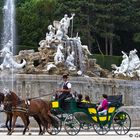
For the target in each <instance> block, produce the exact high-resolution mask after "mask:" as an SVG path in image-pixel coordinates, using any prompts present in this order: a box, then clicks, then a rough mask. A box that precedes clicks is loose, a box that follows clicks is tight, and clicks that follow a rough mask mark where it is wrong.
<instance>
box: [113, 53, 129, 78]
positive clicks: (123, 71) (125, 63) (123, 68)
mask: <svg viewBox="0 0 140 140" xmlns="http://www.w3.org/2000/svg"><path fill="white" fill-rule="evenodd" d="M122 54H123V56H122V58H123V60H122V63H121V65H120V66H119V67H117V66H116V65H115V64H112V68H113V69H115V71H114V74H117V75H118V74H123V75H124V76H126V72H127V70H128V66H129V58H128V56H127V55H126V53H124V52H123V51H122Z"/></svg>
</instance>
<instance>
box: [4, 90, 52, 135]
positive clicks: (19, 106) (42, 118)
mask: <svg viewBox="0 0 140 140" xmlns="http://www.w3.org/2000/svg"><path fill="white" fill-rule="evenodd" d="M4 106H12V115H13V116H12V118H13V122H12V129H11V131H10V133H9V134H10V135H11V134H12V133H13V132H14V128H15V123H16V120H17V117H18V116H20V117H21V119H22V121H23V123H24V125H25V128H24V130H23V135H24V134H25V132H26V129H27V128H28V125H29V123H30V122H29V116H33V117H34V119H35V120H36V121H37V123H38V125H39V127H40V132H39V134H43V133H44V132H43V131H42V128H41V125H43V127H44V129H45V128H46V129H48V127H49V126H50V125H51V114H50V109H51V104H50V102H45V101H43V100H41V99H31V100H30V105H29V104H28V105H27V104H26V102H25V100H22V99H20V98H19V97H18V96H17V95H16V94H15V93H14V92H11V91H10V93H9V94H6V95H5V97H4Z"/></svg>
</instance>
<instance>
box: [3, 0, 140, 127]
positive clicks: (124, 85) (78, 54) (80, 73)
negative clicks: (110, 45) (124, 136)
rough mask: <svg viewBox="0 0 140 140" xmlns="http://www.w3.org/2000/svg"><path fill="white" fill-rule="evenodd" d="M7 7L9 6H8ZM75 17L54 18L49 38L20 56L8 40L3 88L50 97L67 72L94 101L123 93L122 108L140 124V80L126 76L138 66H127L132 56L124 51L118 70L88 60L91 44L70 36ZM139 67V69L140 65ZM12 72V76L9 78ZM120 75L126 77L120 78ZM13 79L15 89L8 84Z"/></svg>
mask: <svg viewBox="0 0 140 140" xmlns="http://www.w3.org/2000/svg"><path fill="white" fill-rule="evenodd" d="M7 1H8V0H7ZM4 9H5V10H6V9H10V8H7V6H5V8H4ZM74 16H75V14H72V15H71V17H68V15H65V16H64V18H62V19H61V20H60V21H53V24H52V25H49V26H48V32H47V33H46V38H45V39H43V40H41V41H40V42H39V47H38V51H37V52H35V51H34V50H21V51H20V52H19V53H18V54H17V55H13V51H12V50H13V46H14V45H13V44H14V41H12V43H11V40H14V39H8V40H7V41H5V42H6V43H5V44H4V47H3V49H2V50H1V54H2V56H3V57H4V60H3V62H2V64H1V65H0V69H1V73H4V76H2V75H3V74H1V77H5V74H6V76H7V78H6V79H5V81H6V82H5V81H4V84H3V80H1V84H0V86H1V89H3V87H4V86H6V87H8V88H9V89H10V90H11V89H12V90H15V92H16V93H17V94H18V95H19V96H20V97H24V98H32V97H39V98H43V99H49V100H50V98H51V96H47V94H50V93H53V90H54V89H56V88H57V86H59V85H60V84H61V80H62V79H61V75H62V74H63V73H68V74H69V75H70V78H69V80H70V81H71V83H72V87H73V88H72V92H77V93H81V94H83V95H85V94H87V95H89V96H90V98H91V100H92V101H93V102H94V103H96V102H97V101H99V99H100V97H101V95H102V94H103V93H106V94H108V95H120V94H122V95H123V103H124V105H125V106H124V107H123V108H121V109H122V110H123V109H124V110H125V111H128V113H129V114H130V116H131V119H132V126H140V123H139V122H140V114H139V111H140V107H139V104H140V94H139V90H140V84H139V81H136V80H133V81H132V80H130V79H129V80H128V79H125V78H124V77H126V76H128V77H129V76H130V77H131V76H132V75H134V73H135V72H138V70H139V69H136V70H135V68H134V67H135V66H132V67H133V68H131V67H129V68H128V63H129V64H130V62H131V61H130V60H131V59H128V58H127V55H126V54H125V53H124V52H122V53H123V61H122V64H121V65H120V66H119V67H117V66H116V65H112V67H113V68H114V69H115V70H114V71H113V72H109V71H107V70H104V69H102V68H101V67H100V66H99V65H98V64H96V60H95V59H88V55H91V53H90V51H89V50H88V46H87V45H83V43H82V41H81V38H80V37H79V35H78V33H77V35H76V36H75V37H69V35H68V31H69V27H70V23H71V21H72V20H73V19H74ZM72 23H73V22H72ZM9 41H10V42H9ZM133 51H134V52H136V50H133ZM124 59H125V60H126V61H125V60H124ZM137 62H138V61H137ZM129 66H130V65H129ZM136 66H137V67H138V68H139V65H138V64H137V65H136ZM128 70H129V71H128ZM9 73H10V74H11V77H12V78H9V77H10V76H9ZM112 73H113V75H112ZM119 76H120V77H119ZM121 76H123V78H122V79H119V78H121ZM13 77H14V78H13ZM113 77H115V78H113ZM116 78H117V79H116ZM10 82H11V83H12V85H13V86H12V88H11V87H10V86H9V85H10ZM136 116H137V117H136Z"/></svg>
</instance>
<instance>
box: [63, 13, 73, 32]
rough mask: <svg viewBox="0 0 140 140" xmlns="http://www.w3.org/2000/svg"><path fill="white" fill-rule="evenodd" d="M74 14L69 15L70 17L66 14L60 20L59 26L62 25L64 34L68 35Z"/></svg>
mask: <svg viewBox="0 0 140 140" xmlns="http://www.w3.org/2000/svg"><path fill="white" fill-rule="evenodd" d="M74 16H75V14H71V17H68V15H67V14H65V15H64V17H63V18H62V19H61V20H60V24H61V25H63V29H64V34H65V35H67V34H68V28H69V26H70V21H71V20H72V19H73V18H74Z"/></svg>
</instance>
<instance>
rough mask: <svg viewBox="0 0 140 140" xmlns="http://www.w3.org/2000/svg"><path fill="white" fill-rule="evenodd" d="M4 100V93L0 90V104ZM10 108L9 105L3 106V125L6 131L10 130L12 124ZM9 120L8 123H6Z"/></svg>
mask: <svg viewBox="0 0 140 140" xmlns="http://www.w3.org/2000/svg"><path fill="white" fill-rule="evenodd" d="M3 102H4V94H3V93H1V92H0V106H1V105H2V104H3ZM11 110H12V108H11V107H7V109H6V108H3V111H4V112H5V113H6V122H5V126H6V128H7V129H8V133H9V132H10V131H11V126H12V116H13V114H12V112H11ZM8 122H9V125H8Z"/></svg>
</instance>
